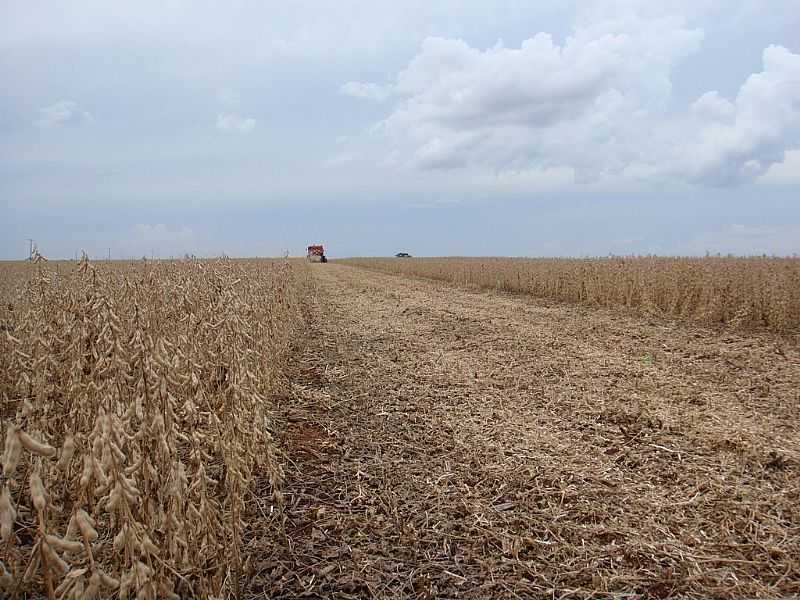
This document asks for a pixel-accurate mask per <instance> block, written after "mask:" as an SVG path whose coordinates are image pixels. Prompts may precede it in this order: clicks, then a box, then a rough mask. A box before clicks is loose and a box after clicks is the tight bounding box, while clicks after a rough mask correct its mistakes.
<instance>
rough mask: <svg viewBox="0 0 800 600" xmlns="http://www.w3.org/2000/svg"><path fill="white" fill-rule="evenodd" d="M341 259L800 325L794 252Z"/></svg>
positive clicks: (787, 329) (738, 322)
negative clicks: (754, 255)
mask: <svg viewBox="0 0 800 600" xmlns="http://www.w3.org/2000/svg"><path fill="white" fill-rule="evenodd" d="M341 262H344V263H346V264H351V265H354V266H360V267H367V268H371V269H379V270H382V271H388V272H391V273H400V274H405V275H415V276H419V277H427V278H431V279H439V280H444V281H449V282H452V283H456V284H459V285H467V286H479V287H482V288H491V289H497V290H503V291H509V292H521V293H525V294H530V295H532V296H536V297H542V298H552V299H555V300H561V301H567V302H582V303H587V304H590V305H595V306H608V307H620V306H622V307H627V308H631V309H636V310H639V311H644V312H649V313H653V314H659V315H665V316H670V317H677V318H680V319H687V320H695V321H698V322H702V323H706V324H725V325H732V326H734V327H744V328H764V329H767V330H770V331H775V332H781V333H791V332H797V331H798V329H800V259H796V258H727V257H724V258H723V257H715V258H623V257H617V258H597V259H563V258H553V259H548V258H538V259H528V258H412V259H396V258H357V259H347V260H344V261H341Z"/></svg>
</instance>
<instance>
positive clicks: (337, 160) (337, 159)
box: [325, 152, 358, 167]
mask: <svg viewBox="0 0 800 600" xmlns="http://www.w3.org/2000/svg"><path fill="white" fill-rule="evenodd" d="M356 158H358V156H357V155H356V154H354V153H352V152H342V153H341V154H337V155H336V156H332V157H331V158H329V159H328V160H326V161H325V166H326V167H340V166H342V165H346V164H349V163H352V162H353V161H354V160H355V159H356Z"/></svg>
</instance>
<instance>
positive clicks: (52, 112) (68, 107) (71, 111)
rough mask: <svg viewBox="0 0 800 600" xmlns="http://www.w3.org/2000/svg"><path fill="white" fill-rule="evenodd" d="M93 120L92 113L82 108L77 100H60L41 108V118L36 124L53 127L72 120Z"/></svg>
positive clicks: (46, 127) (43, 127)
mask: <svg viewBox="0 0 800 600" xmlns="http://www.w3.org/2000/svg"><path fill="white" fill-rule="evenodd" d="M93 120H94V119H93V117H92V115H91V113H89V112H88V111H85V110H81V108H80V107H79V106H78V103H77V102H73V101H72V100H59V101H58V102H56V103H54V104H51V105H50V106H45V107H43V108H40V109H39V118H38V119H37V120H36V126H37V127H41V128H42V129H51V128H53V127H58V126H60V125H64V124H66V123H70V122H73V123H74V122H84V123H89V122H92V121H93Z"/></svg>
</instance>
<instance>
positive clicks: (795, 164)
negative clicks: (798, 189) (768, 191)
mask: <svg viewBox="0 0 800 600" xmlns="http://www.w3.org/2000/svg"><path fill="white" fill-rule="evenodd" d="M758 181H759V183H765V184H768V185H800V150H787V151H786V153H785V155H784V159H783V161H782V162H779V163H775V164H774V165H772V166H771V167H770V168H769V170H768V171H767V172H766V173H764V174H763V175H762V176H761V177H759V178H758Z"/></svg>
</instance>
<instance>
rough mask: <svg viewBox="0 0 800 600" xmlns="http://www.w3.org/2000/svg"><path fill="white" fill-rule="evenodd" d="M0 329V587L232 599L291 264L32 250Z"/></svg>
mask: <svg viewBox="0 0 800 600" xmlns="http://www.w3.org/2000/svg"><path fill="white" fill-rule="evenodd" d="M26 268H27V269H29V270H30V271H31V275H30V277H29V281H28V283H27V284H26V285H25V287H24V288H23V289H22V290H21V292H20V293H18V294H17V295H16V299H14V300H13V301H11V302H8V303H4V304H5V306H4V307H3V313H2V315H0V316H2V317H3V324H4V327H3V331H0V369H2V370H1V371H0V400H2V406H0V411H1V412H0V416H2V430H0V435H2V439H3V440H4V442H3V452H2V474H0V596H3V597H10V598H15V597H16V598H22V597H30V596H31V595H33V596H45V597H47V598H51V599H52V598H75V599H77V598H100V597H109V596H112V595H113V596H115V597H119V598H121V599H125V598H136V599H137V600H145V599H155V598H185V597H203V598H222V597H236V596H240V595H241V589H240V585H241V583H240V582H241V580H242V572H243V568H244V567H245V565H244V562H245V556H243V552H242V544H243V536H244V533H245V529H246V522H247V520H248V516H249V514H250V511H252V510H253V508H252V505H253V503H252V502H249V500H250V499H251V498H252V495H253V494H254V493H256V492H258V493H259V494H266V495H267V496H268V497H269V498H270V501H271V502H273V503H275V504H279V503H280V482H281V476H282V471H281V466H280V464H279V463H278V462H277V460H276V454H275V445H274V442H273V440H272V437H271V435H270V411H271V401H272V399H273V398H274V397H275V394H276V393H277V390H278V387H279V386H280V385H281V382H282V374H283V371H284V368H285V365H286V363H287V360H288V358H289V352H290V350H291V348H292V344H293V340H295V339H296V337H297V336H299V335H301V333H302V330H303V327H304V324H303V319H304V310H303V302H304V298H305V297H306V295H307V289H306V286H308V285H310V284H309V279H308V277H309V276H308V273H307V269H306V268H305V267H304V266H302V265H301V264H300V263H298V264H294V265H293V264H289V263H287V262H283V261H281V262H275V263H272V262H270V261H242V262H237V261H232V260H219V261H197V260H191V261H189V260H187V261H174V262H164V263H161V262H155V263H153V262H151V261H142V262H139V263H133V262H132V263H111V264H104V265H103V266H102V268H101V266H99V265H98V266H95V265H93V264H91V263H90V262H89V260H88V259H87V258H86V257H85V256H84V258H83V259H82V260H81V261H80V263H78V264H77V266H73V267H72V268H71V269H70V272H69V273H66V274H65V271H67V268H66V267H65V268H61V269H59V271H60V275H59V276H56V273H55V271H54V270H53V266H52V263H45V262H44V259H43V258H42V257H36V260H35V261H33V262H32V264H30V265H28V266H27V267H26Z"/></svg>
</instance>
